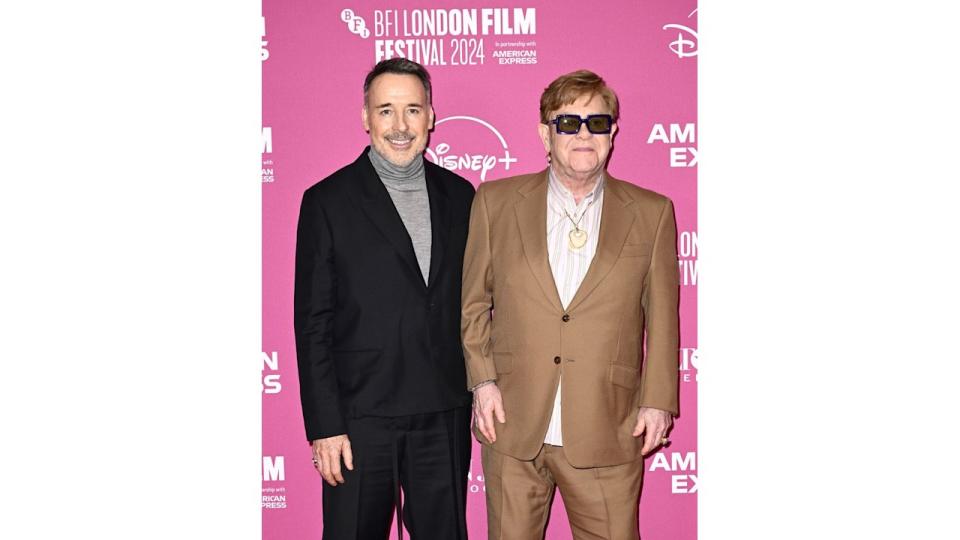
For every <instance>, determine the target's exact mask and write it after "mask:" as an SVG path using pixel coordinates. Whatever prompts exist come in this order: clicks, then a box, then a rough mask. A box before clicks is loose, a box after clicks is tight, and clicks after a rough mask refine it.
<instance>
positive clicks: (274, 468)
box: [263, 456, 285, 482]
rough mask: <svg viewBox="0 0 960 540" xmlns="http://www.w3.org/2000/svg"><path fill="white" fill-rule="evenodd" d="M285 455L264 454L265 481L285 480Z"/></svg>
mask: <svg viewBox="0 0 960 540" xmlns="http://www.w3.org/2000/svg"><path fill="white" fill-rule="evenodd" d="M284 478H285V475H284V468H283V456H263V481H264V482H283V480H284Z"/></svg>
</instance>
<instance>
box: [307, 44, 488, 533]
mask: <svg viewBox="0 0 960 540" xmlns="http://www.w3.org/2000/svg"><path fill="white" fill-rule="evenodd" d="M363 93H364V102H363V108H362V111H361V118H362V121H363V127H364V129H365V130H366V131H367V132H368V133H369V134H370V146H368V147H367V148H365V149H364V150H363V152H361V154H360V156H359V157H358V158H356V160H355V161H354V162H353V163H351V164H349V165H347V166H345V167H344V168H342V169H340V170H339V171H337V172H335V173H333V174H332V175H330V176H329V177H327V178H325V179H324V180H322V181H320V182H319V183H317V184H316V185H314V186H313V187H311V188H310V189H308V190H307V191H306V192H305V193H304V196H303V202H302V204H301V207H300V222H299V225H298V228H297V254H296V277H295V293H294V330H295V335H296V340H297V362H298V366H299V375H300V400H301V405H302V407H303V420H304V424H305V427H306V434H307V440H308V441H310V443H311V446H312V450H313V464H314V467H315V468H316V469H317V472H318V473H319V474H320V475H321V476H322V477H323V480H325V481H326V485H324V486H323V538H324V540H384V539H385V538H387V536H388V534H389V529H390V522H391V520H392V519H393V517H394V512H395V513H396V514H395V515H396V523H397V528H398V535H399V536H402V532H401V529H402V527H403V526H404V525H406V527H407V529H408V530H409V531H410V534H411V536H412V537H413V538H443V539H445V540H446V539H450V540H457V539H460V540H466V525H465V515H464V507H465V504H466V494H467V491H466V489H467V487H466V476H467V471H468V468H469V461H470V445H471V441H470V399H471V396H470V393H469V392H467V383H466V374H465V373H464V364H463V351H462V349H461V346H460V331H459V330H460V329H459V322H460V278H461V270H462V268H463V264H462V263H463V249H464V244H465V243H466V238H467V223H468V216H469V212H470V204H471V201H472V200H473V191H474V190H473V186H472V185H471V184H470V183H469V182H467V181H466V180H464V179H463V178H461V177H459V176H457V175H456V174H454V173H452V172H450V171H448V170H446V169H443V168H440V167H438V166H436V165H434V164H433V163H430V162H428V161H426V160H425V159H424V158H423V151H424V149H425V148H426V145H427V137H428V135H429V131H430V130H431V129H433V125H434V113H433V107H432V106H431V85H430V75H429V74H428V73H427V71H426V70H425V69H424V68H423V66H421V65H420V64H418V63H416V62H412V61H410V60H407V59H403V58H393V59H389V60H384V61H382V62H380V63H378V64H377V65H376V66H375V67H374V68H373V69H372V70H371V71H370V72H369V73H368V74H367V77H366V80H365V81H364V85H363ZM401 489H402V491H403V497H402V505H401V497H400V491H401Z"/></svg>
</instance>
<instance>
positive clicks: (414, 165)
mask: <svg viewBox="0 0 960 540" xmlns="http://www.w3.org/2000/svg"><path fill="white" fill-rule="evenodd" d="M367 157H368V158H369V159H370V163H372V164H373V168H374V169H375V170H376V171H377V174H378V175H379V176H380V180H382V181H383V182H384V183H385V184H390V185H392V186H394V187H397V188H400V187H403V185H404V184H410V183H413V182H414V181H415V180H418V179H422V178H423V155H419V156H417V157H416V159H414V160H413V161H412V162H410V164H409V165H407V166H404V167H401V166H399V165H396V164H395V163H392V162H391V161H390V160H388V159H387V158H385V157H383V156H382V155H380V152H377V149H376V148H374V147H372V146H371V147H370V151H369V152H367ZM410 187H411V188H414V186H410Z"/></svg>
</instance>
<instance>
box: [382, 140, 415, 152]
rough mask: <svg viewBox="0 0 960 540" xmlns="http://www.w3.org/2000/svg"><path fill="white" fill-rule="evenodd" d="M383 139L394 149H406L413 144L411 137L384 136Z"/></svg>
mask: <svg viewBox="0 0 960 540" xmlns="http://www.w3.org/2000/svg"><path fill="white" fill-rule="evenodd" d="M385 139H386V141H387V142H388V143H390V146H392V147H393V148H394V149H396V150H407V149H409V148H410V147H411V146H413V137H385Z"/></svg>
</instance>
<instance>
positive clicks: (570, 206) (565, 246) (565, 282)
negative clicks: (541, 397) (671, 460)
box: [543, 169, 603, 446]
mask: <svg viewBox="0 0 960 540" xmlns="http://www.w3.org/2000/svg"><path fill="white" fill-rule="evenodd" d="M547 183H548V186H547V254H548V256H549V259H550V270H551V271H552V272H553V282H554V283H555V284H556V286H557V293H559V294H560V303H561V304H562V305H563V308H564V309H566V308H567V306H568V305H570V301H571V300H573V297H574V295H576V294H577V289H579V288H580V283H581V282H582V281H583V277H584V276H585V275H587V270H588V269H589V268H590V262H591V261H593V256H594V254H596V252H597V242H598V240H599V239H600V216H601V209H602V208H603V174H601V175H600V177H599V178H598V179H597V183H596V185H595V186H594V187H593V190H591V191H590V193H588V194H587V195H586V196H585V197H584V198H583V200H581V201H580V204H579V205H578V204H576V202H574V198H573V194H572V193H571V192H570V190H568V189H567V188H565V187H564V186H563V184H561V183H560V181H559V180H557V179H556V178H555V177H554V176H553V169H550V174H549V179H548V181H547ZM568 214H569V216H570V217H567V215H568ZM571 219H572V220H573V221H571ZM573 222H577V223H578V224H579V228H580V229H581V230H584V231H586V232H587V243H586V245H584V246H583V247H582V248H580V249H577V250H573V249H571V248H570V231H572V230H574V226H573ZM562 385H563V381H562V380H561V381H560V384H559V385H558V386H557V396H556V398H554V400H553V413H552V414H551V416H550V424H549V425H548V426H547V435H546V437H545V438H544V439H543V442H544V443H546V444H551V445H555V446H563V434H562V432H561V429H560V425H561V422H560V388H561V386H562Z"/></svg>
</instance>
